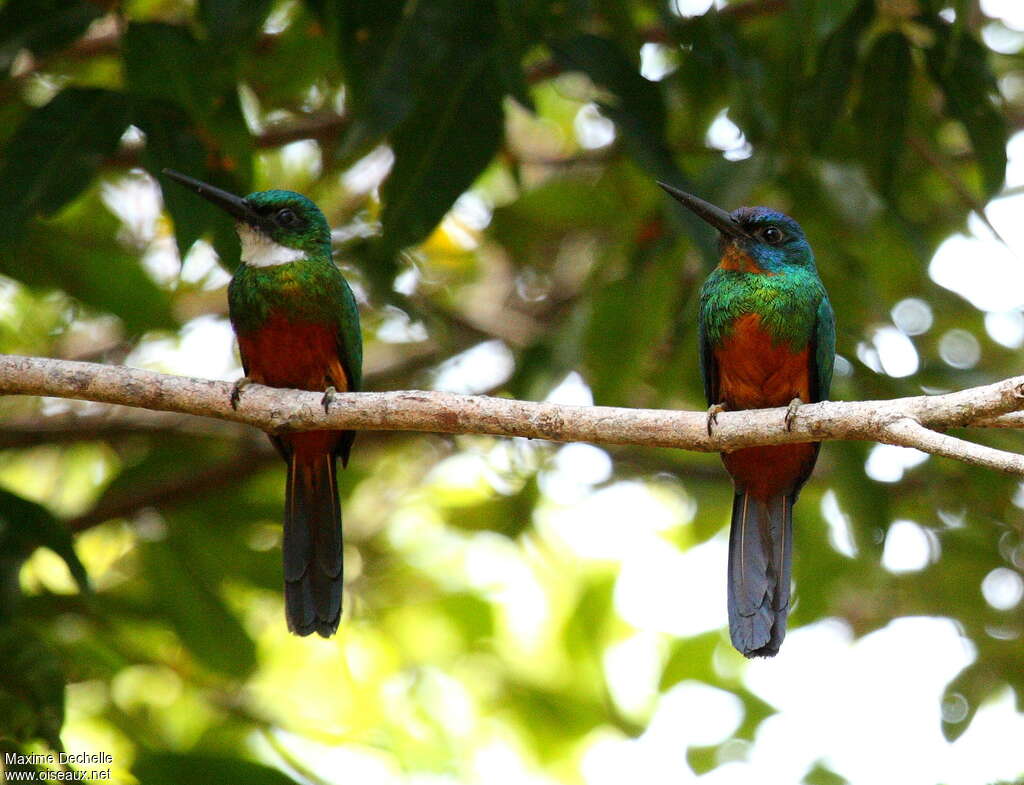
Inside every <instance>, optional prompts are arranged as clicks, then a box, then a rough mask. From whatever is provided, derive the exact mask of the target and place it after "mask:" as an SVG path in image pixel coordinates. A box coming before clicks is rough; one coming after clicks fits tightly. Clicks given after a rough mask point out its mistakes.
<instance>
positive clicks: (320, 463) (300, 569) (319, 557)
mask: <svg viewBox="0 0 1024 785" xmlns="http://www.w3.org/2000/svg"><path fill="white" fill-rule="evenodd" d="M335 469H336V467H335V457H334V454H333V453H331V452H328V451H324V450H305V449H299V448H297V449H294V450H293V451H292V453H291V456H290V457H289V465H288V487H287V490H286V495H285V499H286V502H285V514H284V545H283V549H284V579H285V584H284V595H285V613H286V615H287V618H288V629H290V630H291V631H292V632H294V633H296V634H297V635H309V634H311V633H313V632H316V633H319V634H320V635H321V636H322V637H324V638H328V637H330V636H331V635H333V634H334V632H335V631H336V630H337V629H338V621H339V619H340V618H341V588H342V583H343V573H342V543H341V505H340V504H339V503H338V484H337V481H336V479H335Z"/></svg>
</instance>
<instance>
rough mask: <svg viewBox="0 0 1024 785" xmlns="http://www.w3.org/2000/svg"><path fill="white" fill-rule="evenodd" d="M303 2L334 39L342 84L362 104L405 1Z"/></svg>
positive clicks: (393, 32) (334, 0) (400, 21)
mask: <svg viewBox="0 0 1024 785" xmlns="http://www.w3.org/2000/svg"><path fill="white" fill-rule="evenodd" d="M306 5H308V6H309V7H310V9H311V10H312V11H313V12H314V13H315V14H316V15H317V16H318V17H319V18H320V20H321V22H322V23H323V25H324V27H326V28H327V31H328V34H333V35H334V37H335V38H336V40H337V44H338V59H339V60H340V62H341V67H342V69H343V70H344V72H345V86H346V87H347V88H349V89H350V90H352V93H353V100H354V101H355V103H356V104H357V105H359V104H361V103H362V101H363V96H365V95H366V93H367V90H368V84H369V82H370V80H371V79H372V78H373V74H374V73H375V72H376V70H377V68H378V67H380V65H381V63H382V62H383V61H384V53H385V52H386V51H387V49H388V46H389V44H390V43H391V41H392V39H393V38H394V36H395V30H396V29H397V28H398V26H399V25H400V24H401V23H402V19H403V9H404V8H405V5H406V2H405V0H376V2H373V3H353V2H350V0H306Z"/></svg>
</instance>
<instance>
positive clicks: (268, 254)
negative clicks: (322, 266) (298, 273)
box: [237, 223, 306, 267]
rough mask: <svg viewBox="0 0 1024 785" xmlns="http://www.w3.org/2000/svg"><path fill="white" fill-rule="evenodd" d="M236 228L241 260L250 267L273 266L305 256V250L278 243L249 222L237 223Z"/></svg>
mask: <svg viewBox="0 0 1024 785" xmlns="http://www.w3.org/2000/svg"><path fill="white" fill-rule="evenodd" d="M237 229H238V239H239V240H241V241H242V262H243V263H244V264H247V265H249V266H250V267H274V266H275V265H278V264H288V262H295V261H298V260H299V259H302V258H304V257H305V256H306V252H305V251H300V250H299V249H298V248H289V247H288V246H286V245H279V244H278V243H275V242H274V241H273V240H271V239H270V237H268V236H267V235H265V234H264V233H263V232H261V231H260V230H259V229H254V228H253V227H251V226H249V224H246V223H239V224H238V225H237Z"/></svg>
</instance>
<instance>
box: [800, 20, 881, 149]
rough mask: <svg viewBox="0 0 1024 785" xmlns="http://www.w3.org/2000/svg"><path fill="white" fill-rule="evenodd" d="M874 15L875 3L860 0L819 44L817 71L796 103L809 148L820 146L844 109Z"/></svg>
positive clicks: (819, 147) (818, 147)
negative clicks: (863, 43) (802, 96)
mask: <svg viewBox="0 0 1024 785" xmlns="http://www.w3.org/2000/svg"><path fill="white" fill-rule="evenodd" d="M873 18H874V3H872V2H870V0H863V2H861V3H860V4H858V6H857V7H856V8H855V9H854V10H853V12H852V13H851V14H850V16H849V17H848V18H847V19H846V21H845V22H843V24H842V25H840V26H839V27H838V28H837V29H836V30H835V31H834V32H833V33H832V34H831V35H829V36H828V38H826V39H825V42H824V43H823V44H822V45H821V50H820V52H819V54H818V70H817V71H816V72H815V74H814V76H812V77H811V80H810V84H808V85H807V86H806V87H805V88H804V91H803V92H804V96H805V97H804V99H803V100H802V101H801V102H800V103H799V106H800V107H801V110H802V112H801V113H802V115H803V125H804V128H805V129H806V132H807V140H808V142H809V143H810V145H811V147H812V149H816V150H817V149H821V147H822V146H823V145H824V144H825V142H826V141H827V140H828V138H829V136H830V134H831V132H832V127H833V126H834V125H835V122H836V120H837V119H839V116H840V115H841V114H842V112H843V108H844V106H845V105H846V96H847V94H848V93H849V90H850V84H851V82H852V81H853V70H854V66H855V65H856V64H857V49H858V44H859V43H860V38H861V36H862V35H863V33H864V31H865V30H866V29H867V27H868V25H869V24H870V23H871V20H872V19H873Z"/></svg>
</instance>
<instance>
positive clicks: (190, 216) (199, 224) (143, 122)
mask: <svg viewBox="0 0 1024 785" xmlns="http://www.w3.org/2000/svg"><path fill="white" fill-rule="evenodd" d="M135 124H136V125H137V126H138V127H139V128H140V129H141V130H142V131H143V132H144V133H145V134H146V146H145V147H144V148H143V150H142V155H141V159H142V164H143V165H144V166H145V167H146V168H147V169H148V170H149V171H150V172H153V173H158V172H162V171H163V170H164V169H165V168H170V169H177V170H179V171H182V172H188V173H189V174H191V175H192V176H193V177H198V178H199V179H200V180H204V179H207V178H209V177H210V176H211V173H209V172H207V169H206V158H207V153H206V148H205V147H204V146H203V143H202V140H201V139H200V137H199V135H198V134H197V132H196V129H195V126H194V125H193V123H192V121H191V119H190V118H189V117H188V115H186V114H185V113H184V112H183V111H182V110H181V109H179V108H178V107H177V106H175V105H173V104H170V103H165V102H163V101H140V102H139V106H138V108H137V109H136V113H135ZM161 182H162V183H163V182H166V181H165V180H161ZM162 193H163V200H164V207H165V208H166V209H167V212H168V213H170V215H171V217H172V218H173V219H174V236H175V238H176V239H177V241H178V249H179V251H180V252H181V254H182V255H184V254H185V253H187V252H188V249H189V248H191V247H192V244H193V243H194V242H195V241H196V240H198V239H199V238H200V237H201V236H202V235H203V233H204V232H205V231H206V230H207V229H209V228H210V227H211V226H215V225H216V224H217V223H218V222H219V221H220V220H222V219H223V215H221V211H220V210H218V209H217V207H216V206H214V205H212V204H210V203H209V202H208V201H206V200H205V199H197V198H196V195H195V194H194V193H193V192H192V191H190V190H188V189H187V188H180V187H178V186H177V185H175V184H169V185H168V187H166V188H162Z"/></svg>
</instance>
